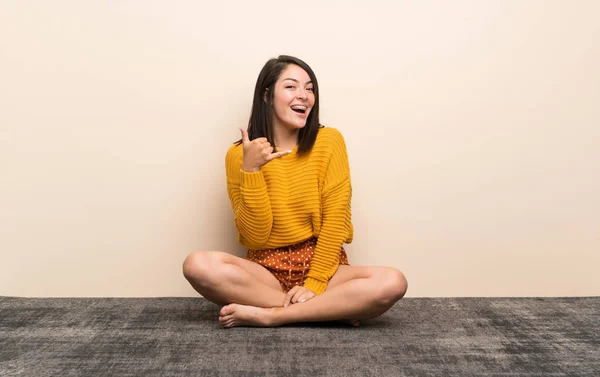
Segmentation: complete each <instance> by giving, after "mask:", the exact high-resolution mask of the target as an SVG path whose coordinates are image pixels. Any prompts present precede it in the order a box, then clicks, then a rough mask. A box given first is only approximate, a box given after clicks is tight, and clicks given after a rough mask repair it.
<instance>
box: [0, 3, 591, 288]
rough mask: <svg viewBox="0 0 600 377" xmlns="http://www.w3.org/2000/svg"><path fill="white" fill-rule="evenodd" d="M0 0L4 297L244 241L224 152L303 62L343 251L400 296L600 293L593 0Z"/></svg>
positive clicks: (174, 266)
mask: <svg viewBox="0 0 600 377" xmlns="http://www.w3.org/2000/svg"><path fill="white" fill-rule="evenodd" d="M262 4H264V6H262V7H259V6H257V5H256V4H255V2H249V1H241V0H237V1H231V2H224V3H221V4H220V3H219V2H216V1H211V2H201V1H177V2H167V1H152V2H149V1H142V0H139V1H112V2H110V1H93V2H92V1H53V2H47V1H27V2H25V1H18V0H12V1H3V2H2V3H0V68H1V69H0V180H1V184H0V295H22V296H187V295H195V292H194V291H193V290H192V289H191V288H189V287H188V285H187V283H186V281H185V280H184V279H183V277H182V275H181V262H182V261H183V259H184V258H185V256H186V255H187V254H188V253H189V252H190V251H193V250H199V249H218V250H226V251H229V252H232V253H235V254H237V255H242V254H243V249H242V248H241V247H240V246H239V245H237V244H236V240H235V228H234V225H233V222H232V213H231V207H230V204H229V201H228V198H227V195H226V191H225V176H224V160H223V158H224V153H225V151H226V148H227V147H228V145H229V143H230V142H231V141H233V140H234V139H236V138H237V137H238V133H237V130H236V127H238V126H243V125H245V124H246V122H247V116H248V111H249V108H250V100H251V95H252V90H253V86H254V82H255V80H256V77H257V75H258V72H259V70H260V68H261V67H262V65H263V63H264V62H265V61H266V60H267V59H268V58H270V57H272V56H276V55H277V54H280V53H287V54H292V55H297V56H299V57H301V58H303V59H304V60H306V61H307V62H308V63H309V64H310V65H311V66H312V67H313V69H314V70H315V72H316V74H317V76H318V78H319V80H320V85H321V93H322V122H323V123H324V124H326V125H330V126H333V127H336V128H338V129H340V130H341V131H342V133H343V134H344V136H345V138H346V141H347V144H348V149H349V153H350V163H351V167H352V178H353V187H354V200H353V213H354V217H353V218H354V224H355V233H356V237H355V242H354V243H353V244H351V245H349V246H348V247H347V249H348V252H349V255H350V258H351V262H352V263H353V264H356V265H369V264H374V265H391V266H395V267H398V268H400V269H401V270H403V271H404V272H405V273H406V275H407V277H408V279H409V285H410V287H409V295H410V296H572V295H599V294H600V274H598V272H597V271H598V266H600V256H599V255H600V253H599V252H600V147H599V146H598V145H599V143H600V129H599V126H600V68H599V67H600V30H599V25H600V24H599V22H598V14H600V2H598V1H583V0H580V1H573V2H568V1H485V2H483V1H452V2H446V1H402V2H397V1H391V0H390V1H387V2H383V1H370V2H360V3H358V5H353V4H355V3H352V2H348V1H343V2H342V1H336V2H333V1H331V2H329V1H328V2H320V1H319V2H317V1H315V2H310V1H309V2H308V3H303V4H302V5H299V4H297V3H291V2H280V1H264V2H262Z"/></svg>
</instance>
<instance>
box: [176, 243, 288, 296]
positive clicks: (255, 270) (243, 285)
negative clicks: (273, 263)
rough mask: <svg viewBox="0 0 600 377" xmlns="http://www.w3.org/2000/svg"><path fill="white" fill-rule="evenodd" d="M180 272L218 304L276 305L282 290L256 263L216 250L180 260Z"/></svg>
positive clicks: (271, 276)
mask: <svg viewBox="0 0 600 377" xmlns="http://www.w3.org/2000/svg"><path fill="white" fill-rule="evenodd" d="M183 274H184V276H185V278H186V279H187V280H188V281H189V282H190V284H191V285H192V287H194V289H195V290H196V291H197V292H198V293H200V294H201V295H202V296H203V297H205V298H206V299H208V300H210V301H212V302H214V303H216V304H219V305H227V304H230V303H237V304H244V305H252V306H257V307H262V308H273V307H280V306H282V305H283V301H284V299H285V293H283V290H282V289H281V285H280V284H279V281H278V280H277V279H276V278H275V276H273V275H272V274H271V273H270V272H269V271H268V270H267V269H266V268H264V267H263V266H261V265H259V264H258V263H255V262H251V261H249V260H246V259H243V258H239V257H236V256H233V255H231V254H227V253H223V252H220V251H197V252H193V253H191V254H190V255H189V256H188V257H187V258H186V259H185V262H183Z"/></svg>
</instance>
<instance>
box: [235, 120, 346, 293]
mask: <svg viewBox="0 0 600 377" xmlns="http://www.w3.org/2000/svg"><path fill="white" fill-rule="evenodd" d="M242 152H243V146H242V145H233V146H232V147H231V148H229V150H228V151H227V155H226V157H225V169H226V172H227V190H228V192H229V198H230V199H231V204H232V206H233V211H234V215H235V225H236V227H237V229H238V241H239V242H240V243H241V244H242V245H244V246H246V247H247V248H248V249H250V250H264V249H272V248H278V247H283V246H287V245H292V244H295V243H298V242H300V241H304V240H306V239H308V238H310V237H312V236H315V237H317V238H318V241H317V246H316V248H315V253H314V257H313V260H312V263H311V265H310V268H309V271H308V274H307V279H306V282H305V284H304V286H305V287H306V288H309V289H311V290H312V291H314V292H315V293H316V294H321V293H323V292H324V291H325V289H326V288H327V284H328V282H329V279H331V277H332V276H333V274H334V273H335V272H336V270H337V268H338V264H339V254H340V248H341V246H342V244H343V243H344V242H345V243H350V242H352V237H353V227H352V222H351V212H350V201H351V197H352V187H351V184H350V167H349V164H348V155H347V153H346V144H345V142H344V138H343V137H342V135H341V134H340V132H339V131H338V130H336V129H335V128H329V127H325V128H320V129H319V133H318V134H317V139H316V141H315V144H314V146H313V149H312V151H311V152H310V153H309V154H307V155H304V156H298V155H297V153H296V152H297V148H296V149H294V150H293V151H292V153H290V154H288V155H286V156H283V157H280V158H276V159H274V160H272V161H270V162H268V163H267V164H265V165H264V166H263V167H262V168H261V169H260V171H259V172H256V173H249V172H245V171H243V170H242V169H241V167H242V160H243V156H242Z"/></svg>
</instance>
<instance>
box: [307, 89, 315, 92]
mask: <svg viewBox="0 0 600 377" xmlns="http://www.w3.org/2000/svg"><path fill="white" fill-rule="evenodd" d="M306 90H310V91H311V92H314V91H315V88H308V89H306Z"/></svg>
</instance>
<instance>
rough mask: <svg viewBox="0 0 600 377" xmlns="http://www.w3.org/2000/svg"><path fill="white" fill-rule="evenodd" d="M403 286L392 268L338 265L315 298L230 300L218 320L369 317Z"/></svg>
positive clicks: (256, 322)
mask: <svg viewBox="0 0 600 377" xmlns="http://www.w3.org/2000/svg"><path fill="white" fill-rule="evenodd" d="M406 289H407V282H406V278H405V277H404V275H403V274H402V273H401V272H400V271H398V270H396V269H394V268H388V267H354V266H340V267H339V268H338V271H337V272H336V274H335V275H334V277H333V278H332V279H331V280H330V282H329V286H328V288H327V290H326V291H325V292H324V293H322V294H320V295H319V296H317V297H315V298H312V299H310V300H308V301H306V302H304V303H297V304H293V305H290V306H288V307H287V308H282V307H275V308H271V309H266V308H258V307H253V306H245V305H238V304H231V305H227V306H225V307H223V308H222V309H221V312H220V315H221V316H220V317H219V322H220V323H221V325H222V326H223V327H226V328H227V327H234V326H280V325H284V324H287V323H294V322H312V321H334V320H343V319H346V318H355V319H369V318H374V317H377V316H380V315H381V314H383V313H385V312H386V311H387V310H388V309H389V308H391V307H392V306H393V305H394V304H395V303H396V302H397V301H398V300H400V299H401V298H402V297H403V296H404V294H405V293H406Z"/></svg>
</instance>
